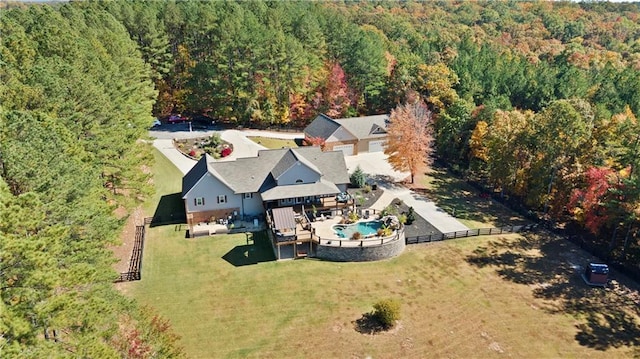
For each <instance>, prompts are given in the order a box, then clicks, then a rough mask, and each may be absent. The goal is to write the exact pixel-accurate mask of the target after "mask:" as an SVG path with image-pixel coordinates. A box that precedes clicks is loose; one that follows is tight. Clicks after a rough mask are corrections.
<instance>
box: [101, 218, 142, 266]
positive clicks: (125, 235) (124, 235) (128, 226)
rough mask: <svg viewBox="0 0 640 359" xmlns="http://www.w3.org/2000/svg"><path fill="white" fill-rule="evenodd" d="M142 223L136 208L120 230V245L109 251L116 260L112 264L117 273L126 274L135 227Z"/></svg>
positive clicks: (112, 247)
mask: <svg viewBox="0 0 640 359" xmlns="http://www.w3.org/2000/svg"><path fill="white" fill-rule="evenodd" d="M143 223H144V213H143V211H142V208H141V207H138V208H136V209H135V210H133V212H132V213H131V214H130V215H129V218H128V219H127V222H126V223H125V225H124V227H123V228H122V232H121V233H120V241H119V242H120V244H118V245H113V246H111V247H110V248H109V249H111V251H112V252H113V256H114V257H115V258H116V263H114V264H113V269H115V270H116V271H117V272H118V273H122V272H127V271H128V270H129V261H130V259H131V253H132V252H133V245H134V243H135V236H136V226H140V225H142V224H143Z"/></svg>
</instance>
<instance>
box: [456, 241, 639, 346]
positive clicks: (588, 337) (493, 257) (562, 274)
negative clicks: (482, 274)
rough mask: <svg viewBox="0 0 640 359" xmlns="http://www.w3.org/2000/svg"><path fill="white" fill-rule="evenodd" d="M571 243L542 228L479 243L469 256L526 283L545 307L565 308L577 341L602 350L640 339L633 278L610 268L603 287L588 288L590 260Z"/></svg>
mask: <svg viewBox="0 0 640 359" xmlns="http://www.w3.org/2000/svg"><path fill="white" fill-rule="evenodd" d="M593 260H594V258H592V257H590V256H589V255H588V254H587V253H586V252H584V251H582V250H580V249H579V248H578V247H577V246H575V245H574V244H573V243H571V242H569V241H567V240H565V239H563V238H559V237H557V236H554V235H552V234H550V233H546V232H542V231H540V232H538V233H535V234H534V233H525V234H523V235H522V236H521V237H517V238H511V237H510V238H498V239H496V240H492V241H491V242H489V243H488V244H487V245H486V246H484V247H479V248H477V249H476V250H475V251H474V253H473V254H471V255H470V256H468V257H467V261H468V262H469V263H471V264H473V265H475V266H478V267H492V268H495V270H496V272H497V273H498V275H500V276H501V277H502V278H504V279H505V280H509V281H512V282H514V283H518V284H525V285H529V286H530V287H531V288H532V291H533V295H534V296H535V297H536V298H540V299H544V300H546V302H545V307H544V308H543V309H544V310H545V311H547V312H548V313H551V314H569V315H571V316H573V317H575V318H580V319H578V320H579V321H580V322H581V323H579V324H577V325H576V328H577V329H578V333H577V334H576V337H575V339H576V341H577V342H578V343H580V345H583V346H587V347H590V348H594V349H597V350H606V349H608V348H618V347H623V346H629V347H633V346H639V345H640V320H639V318H640V311H639V309H638V308H639V304H640V294H639V293H640V291H639V288H638V285H637V283H635V282H632V281H631V280H629V279H627V278H625V277H623V276H621V275H620V274H618V273H616V272H614V271H612V272H611V275H610V277H611V278H612V279H614V280H613V281H612V283H610V284H609V285H608V286H607V287H606V288H591V287H589V286H588V285H586V284H585V283H584V281H583V280H582V278H581V276H580V274H581V273H582V270H583V268H584V266H585V265H586V264H587V263H589V262H591V261H593Z"/></svg>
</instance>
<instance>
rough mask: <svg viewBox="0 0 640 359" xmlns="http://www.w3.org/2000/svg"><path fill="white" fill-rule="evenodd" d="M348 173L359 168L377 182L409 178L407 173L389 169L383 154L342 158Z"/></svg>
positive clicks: (364, 154) (371, 153)
mask: <svg viewBox="0 0 640 359" xmlns="http://www.w3.org/2000/svg"><path fill="white" fill-rule="evenodd" d="M344 161H345V163H346V164H347V170H348V171H349V173H352V172H353V171H355V169H356V167H358V166H360V168H361V169H362V171H363V172H364V173H366V174H368V175H370V177H374V178H376V179H378V180H383V181H391V182H399V181H402V180H403V179H405V178H407V177H408V176H409V173H408V172H398V171H395V170H394V169H393V168H391V165H390V164H389V162H387V155H385V154H384V152H370V153H361V154H359V155H355V156H346V157H345V158H344Z"/></svg>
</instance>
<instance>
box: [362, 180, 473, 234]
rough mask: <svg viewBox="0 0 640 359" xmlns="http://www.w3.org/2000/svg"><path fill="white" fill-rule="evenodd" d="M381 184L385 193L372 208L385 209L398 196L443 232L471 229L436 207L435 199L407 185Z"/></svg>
mask: <svg viewBox="0 0 640 359" xmlns="http://www.w3.org/2000/svg"><path fill="white" fill-rule="evenodd" d="M379 185H380V186H381V187H382V188H384V193H383V194H382V196H380V198H378V200H377V201H376V203H374V204H373V205H372V206H371V208H373V209H375V210H378V211H381V210H383V209H384V208H385V207H387V206H388V205H389V204H390V203H391V201H393V200H394V199H395V198H398V199H400V200H401V201H402V202H404V203H405V204H406V205H407V206H409V207H413V210H414V211H415V212H416V213H417V214H419V215H420V217H422V218H424V219H426V220H427V221H428V222H429V223H431V224H432V225H433V226H434V227H436V228H437V229H438V230H439V231H440V232H442V233H449V232H457V231H466V230H468V229H469V228H467V226H465V225H464V224H462V223H460V222H459V221H458V220H457V219H455V218H454V217H452V216H451V215H449V214H448V213H447V212H445V211H443V210H442V209H440V208H438V207H436V204H435V203H433V201H430V200H429V199H428V198H426V197H424V196H421V195H419V194H417V193H415V192H413V191H411V190H410V189H408V188H406V187H402V186H399V185H396V184H393V183H380V184H379Z"/></svg>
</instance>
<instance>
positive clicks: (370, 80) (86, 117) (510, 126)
mask: <svg viewBox="0 0 640 359" xmlns="http://www.w3.org/2000/svg"><path fill="white" fill-rule="evenodd" d="M3 6H4V8H2V9H0V11H2V13H1V14H0V33H1V34H2V36H1V37H0V64H1V66H0V79H1V81H0V176H1V177H2V181H0V198H1V200H0V218H1V220H0V283H2V284H0V285H1V293H0V295H1V297H2V301H1V302H0V303H1V304H0V305H1V306H2V308H0V352H1V353H3V354H7V353H8V354H9V356H11V354H14V353H16V354H17V353H20V356H24V357H63V356H65V355H67V356H88V357H109V356H127V355H130V356H133V355H131V353H137V354H140V353H152V352H155V353H158V352H159V353H164V354H163V355H162V356H170V355H172V354H171V353H173V354H176V353H177V352H174V350H175V348H174V346H173V344H172V343H173V341H174V340H175V338H174V337H173V336H172V335H171V334H170V333H168V331H167V327H166V325H164V324H163V322H162V321H161V320H159V319H158V318H156V317H154V316H153V314H151V313H149V312H148V311H145V310H143V309H140V308H138V307H137V306H136V305H135V304H134V303H131V302H129V301H128V300H126V299H124V298H123V297H122V296H121V295H119V294H118V293H117V292H116V291H115V290H113V288H112V286H111V284H110V283H111V281H112V279H113V278H114V273H113V272H112V270H111V269H110V264H111V261H112V259H111V254H110V253H109V252H108V251H107V250H106V249H105V248H106V245H107V244H108V243H111V242H113V241H114V238H116V236H117V233H118V230H119V229H120V228H121V226H122V223H123V221H124V219H125V216H123V215H122V213H126V212H127V210H129V209H130V208H132V206H135V205H136V203H138V202H139V201H141V200H143V199H144V198H146V197H147V196H148V195H149V193H150V191H151V190H152V189H151V188H150V186H149V178H148V176H149V174H148V172H147V168H148V164H149V161H150V156H149V148H148V147H147V145H145V144H144V143H143V142H142V141H139V140H140V139H142V138H144V137H145V132H146V129H147V127H148V125H149V124H150V123H151V119H152V116H164V115H167V114H170V113H185V114H196V113H204V114H208V115H210V116H212V117H214V118H216V119H218V120H220V121H225V122H229V123H233V124H238V125H244V126H266V125H269V126H274V125H275V126H298V127H299V126H304V125H305V124H306V123H308V121H309V120H310V119H312V118H313V117H315V116H316V115H317V114H318V113H320V112H323V113H326V114H328V115H330V116H334V117H343V116H345V117H346V116H353V115H365V114H375V113H388V112H389V111H390V110H391V109H393V108H395V107H396V106H397V105H399V104H401V103H403V102H404V100H405V96H406V94H408V93H410V92H411V91H417V92H418V93H419V94H420V95H421V96H422V97H423V98H424V100H425V101H426V103H427V105H428V106H429V108H430V110H431V111H432V112H433V113H434V128H433V134H434V137H435V138H434V140H435V147H436V153H435V155H436V156H437V157H438V158H439V159H440V160H442V161H443V162H445V163H447V164H448V165H449V166H451V167H452V168H455V169H457V170H458V171H460V172H462V173H463V174H465V175H466V176H469V177H470V178H477V179H479V180H481V181H484V182H485V183H488V184H489V185H491V186H492V188H493V189H494V190H495V191H497V192H496V193H500V194H502V195H503V196H505V197H510V198H516V199H518V200H519V201H521V202H522V203H526V204H527V205H528V206H529V208H531V209H532V210H533V211H537V212H539V213H541V214H543V215H544V216H546V217H548V218H550V219H552V220H555V221H559V222H567V221H575V222H577V223H579V224H580V225H581V226H583V227H584V228H586V229H587V230H589V231H591V232H592V233H594V234H596V235H597V236H596V237H594V238H597V239H596V240H595V241H596V242H597V243H596V244H597V245H598V246H600V247H601V248H602V249H603V251H605V254H606V255H608V256H610V259H615V260H618V261H621V262H634V263H637V256H638V254H639V253H640V245H639V244H638V218H639V217H640V190H639V188H640V187H639V183H638V182H639V180H638V178H639V176H638V173H637V172H638V170H637V166H638V165H639V163H638V162H640V159H639V158H640V156H638V151H639V150H640V148H638V146H639V144H640V125H639V124H638V120H637V118H636V116H637V114H639V113H640V20H639V18H640V4H613V3H603V2H588V3H570V2H516V1H495V2H482V1H481V2H468V1H461V2H431V1H429V2H418V1H401V2H388V1H353V2H351V1H349V2H311V1H296V2H288V1H273V2H266V1H265V2H259V1H246V2H231V1H228V2H226V1H211V2H207V1H96V2H70V3H64V4H55V5H47V4H32V5H19V4H7V3H5V4H4V5H3ZM54 330H55V333H56V334H55V335H54V334H53V331H54ZM45 338H49V339H53V340H45ZM132 346H136V347H135V348H134V349H132ZM127 353H128V354H127ZM144 355H146V354H144ZM144 355H138V356H139V357H144Z"/></svg>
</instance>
